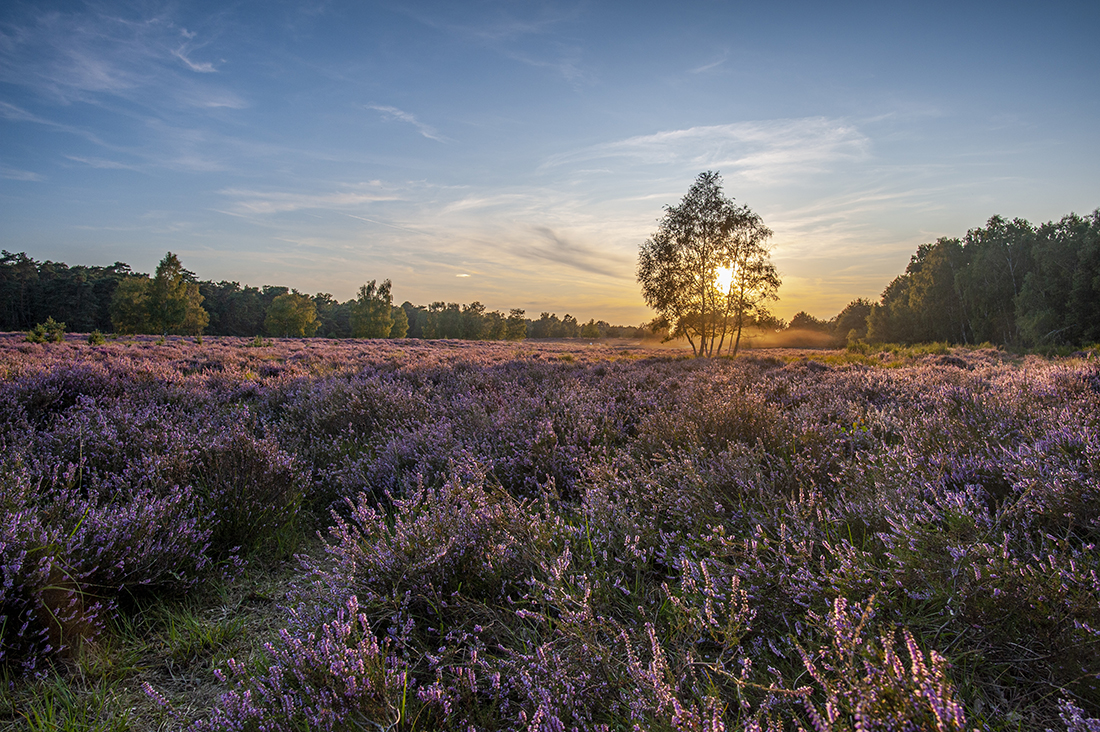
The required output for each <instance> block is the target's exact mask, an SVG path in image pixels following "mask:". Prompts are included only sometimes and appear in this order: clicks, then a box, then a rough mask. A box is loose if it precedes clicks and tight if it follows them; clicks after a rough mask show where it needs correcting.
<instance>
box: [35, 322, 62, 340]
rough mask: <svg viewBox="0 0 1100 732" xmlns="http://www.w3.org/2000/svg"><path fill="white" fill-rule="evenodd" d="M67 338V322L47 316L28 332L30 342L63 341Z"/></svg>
mask: <svg viewBox="0 0 1100 732" xmlns="http://www.w3.org/2000/svg"><path fill="white" fill-rule="evenodd" d="M64 340H65V324H64V323H58V322H56V321H55V320H54V319H53V318H46V322H45V323H39V324H38V325H36V326H34V327H33V328H32V329H31V330H30V331H28V332H27V342H28V343H61V342H62V341H64Z"/></svg>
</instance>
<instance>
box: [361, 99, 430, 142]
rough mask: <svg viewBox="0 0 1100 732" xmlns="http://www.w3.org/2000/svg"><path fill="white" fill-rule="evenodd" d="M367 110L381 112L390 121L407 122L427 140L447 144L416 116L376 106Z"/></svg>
mask: <svg viewBox="0 0 1100 732" xmlns="http://www.w3.org/2000/svg"><path fill="white" fill-rule="evenodd" d="M367 109H373V110H374V111H376V112H381V113H382V114H384V115H386V116H387V117H388V118H390V119H396V120H400V121H402V122H408V123H409V124H410V125H412V126H413V127H415V128H416V129H417V131H418V132H420V134H421V135H423V136H424V137H427V138H428V139H429V140H435V141H436V142H448V140H447V138H446V137H444V136H443V135H441V134H439V132H438V131H437V130H436V129H435V128H434V127H432V126H431V125H426V124H424V123H423V122H421V121H420V120H418V119H417V118H416V115H414V114H410V113H408V112H405V111H402V110H400V109H398V108H397V107H385V106H382V105H378V104H369V105H367Z"/></svg>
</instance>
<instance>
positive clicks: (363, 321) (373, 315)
mask: <svg viewBox="0 0 1100 732" xmlns="http://www.w3.org/2000/svg"><path fill="white" fill-rule="evenodd" d="M391 287H392V284H391V283H390V281H389V280H383V281H382V284H380V285H379V284H376V282H375V281H374V280H371V281H370V282H368V283H367V284H365V285H363V286H362V287H360V288H359V297H357V298H356V299H355V302H353V303H352V305H351V335H352V337H354V338H386V337H387V336H389V334H390V329H392V328H393V297H392V295H391V294H390V288H391Z"/></svg>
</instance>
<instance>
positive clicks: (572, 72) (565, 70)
mask: <svg viewBox="0 0 1100 732" xmlns="http://www.w3.org/2000/svg"><path fill="white" fill-rule="evenodd" d="M455 8H456V9H460V12H461V14H462V17H461V18H460V19H458V20H454V19H450V18H444V17H442V16H441V15H429V14H426V13H421V12H414V11H409V15H411V16H412V17H414V18H415V19H416V20H417V21H419V22H421V23H423V24H425V25H427V26H429V27H431V28H434V29H436V30H440V31H443V32H446V33H449V34H451V35H454V36H457V37H459V38H462V39H465V40H466V41H467V42H470V43H473V44H475V45H479V46H484V47H487V48H489V49H491V50H492V51H494V52H496V53H499V54H501V55H502V56H504V57H505V58H508V59H511V60H513V61H517V62H519V63H522V64H525V65H527V66H532V67H535V68H540V69H548V70H550V71H553V72H556V73H557V74H559V75H561V76H562V77H563V78H564V79H565V80H566V81H568V82H570V83H574V84H575V83H578V82H583V81H589V80H590V79H591V74H590V73H589V72H588V71H587V70H586V69H584V67H583V66H582V64H581V55H582V53H581V49H580V48H579V47H577V45H576V44H575V43H572V42H564V40H563V39H560V38H558V37H557V36H556V35H555V34H556V33H557V32H558V30H559V29H560V28H562V27H563V26H566V25H569V24H571V23H576V22H577V21H578V20H579V19H580V16H581V14H582V9H581V6H577V8H574V9H572V10H569V9H564V8H561V7H554V6H550V5H541V6H538V7H536V6H522V5H517V6H515V7H514V8H511V9H510V11H502V10H496V9H495V11H494V12H495V14H486V15H485V16H483V17H480V18H474V19H471V18H470V15H471V13H470V8H469V6H468V5H456V6H455ZM516 9H521V10H526V11H528V12H531V13H533V14H535V15H534V17H518V16H517V15H515V14H513V12H514V11H515V10H516Z"/></svg>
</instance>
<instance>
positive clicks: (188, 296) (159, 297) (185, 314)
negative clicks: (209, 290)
mask: <svg viewBox="0 0 1100 732" xmlns="http://www.w3.org/2000/svg"><path fill="white" fill-rule="evenodd" d="M202 299H203V298H202V294H201V293H200V292H199V285H198V282H196V281H195V276H194V273H192V272H189V271H187V270H186V269H184V268H183V265H182V264H180V260H179V257H177V256H176V255H175V254H172V252H168V253H167V254H165V255H164V259H162V260H160V264H158V265H157V271H156V274H155V275H154V276H153V281H152V283H150V285H149V293H148V299H147V300H146V303H147V307H148V311H149V321H148V322H149V328H150V329H151V330H152V331H153V332H154V333H165V334H167V333H177V334H188V335H198V334H200V333H202V331H203V329H204V328H205V327H206V325H207V323H209V322H210V318H209V316H208V315H207V314H206V310H204V309H203V307H202Z"/></svg>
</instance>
